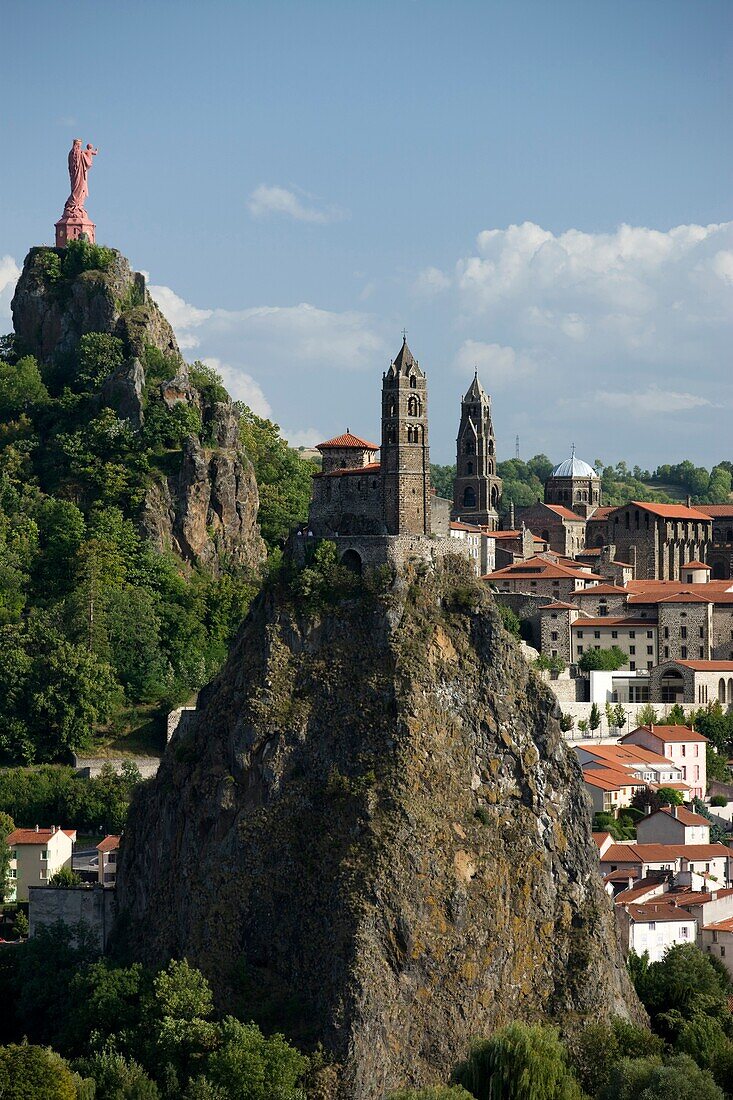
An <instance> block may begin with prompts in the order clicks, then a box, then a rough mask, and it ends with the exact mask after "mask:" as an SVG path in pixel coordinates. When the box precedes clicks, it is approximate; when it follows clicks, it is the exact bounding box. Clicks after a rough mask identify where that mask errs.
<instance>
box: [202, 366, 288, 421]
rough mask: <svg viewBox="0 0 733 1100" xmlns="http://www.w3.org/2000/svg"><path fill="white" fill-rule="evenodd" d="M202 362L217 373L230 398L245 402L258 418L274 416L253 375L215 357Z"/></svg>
mask: <svg viewBox="0 0 733 1100" xmlns="http://www.w3.org/2000/svg"><path fill="white" fill-rule="evenodd" d="M201 362H202V363H206V366H207V367H211V368H212V370H215V371H216V373H217V374H218V375H219V376H220V378H221V380H222V382H223V383H224V385H225V386H226V388H227V390H228V391H229V396H230V397H232V398H234V400H235V401H244V403H245V405H249V407H250V409H251V410H252V412H254V413H257V415H258V416H266V417H269V416H270V415H271V414H272V409H271V408H270V404H269V402H268V400H267V398H266V397H265V395H264V393H263V392H262V387H261V386H260V384H259V383H258V382H255V380H254V378H253V377H252V375H251V374H247V372H246V371H242V370H236V369H235V368H234V367H232V366H230V365H229V363H222V361H221V359H217V358H216V357H215V356H209V357H207V358H206V359H202V360H201Z"/></svg>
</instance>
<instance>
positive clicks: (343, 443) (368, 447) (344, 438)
mask: <svg viewBox="0 0 733 1100" xmlns="http://www.w3.org/2000/svg"><path fill="white" fill-rule="evenodd" d="M328 447H334V448H348V447H355V448H358V449H359V450H360V451H361V450H364V451H378V450H379V444H378V443H369V442H368V440H366V439H360V438H359V436H358V435H352V434H351V432H345V433H344V434H343V435H337V436H335V437H334V438H333V439H327V440H326V442H325V443H316V450H317V451H323V450H325V449H326V448H328Z"/></svg>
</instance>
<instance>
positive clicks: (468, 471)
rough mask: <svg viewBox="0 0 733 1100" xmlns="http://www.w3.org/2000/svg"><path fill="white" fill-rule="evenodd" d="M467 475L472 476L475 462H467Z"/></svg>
mask: <svg viewBox="0 0 733 1100" xmlns="http://www.w3.org/2000/svg"><path fill="white" fill-rule="evenodd" d="M466 473H467V474H472V473H473V462H467V463H466Z"/></svg>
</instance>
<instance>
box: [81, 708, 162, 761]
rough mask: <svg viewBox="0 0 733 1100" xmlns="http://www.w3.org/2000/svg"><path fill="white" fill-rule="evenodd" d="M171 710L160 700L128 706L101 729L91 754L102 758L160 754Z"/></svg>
mask: <svg viewBox="0 0 733 1100" xmlns="http://www.w3.org/2000/svg"><path fill="white" fill-rule="evenodd" d="M166 715H167V711H164V710H163V708H161V706H160V705H159V704H157V703H149V704H142V703H139V704H137V705H136V706H130V707H126V708H125V709H123V710H121V711H120V712H119V713H118V714H116V715H115V717H114V718H113V719H112V721H111V722H110V723H109V724H108V725H107V726H106V727H104V728H103V729H101V730H99V731H98V732H97V736H96V738H95V740H94V744H93V746H92V748H91V749H90V754H91V755H94V756H98V757H102V758H104V757H116V756H160V754H161V753H162V752H163V749H164V748H165V719H166Z"/></svg>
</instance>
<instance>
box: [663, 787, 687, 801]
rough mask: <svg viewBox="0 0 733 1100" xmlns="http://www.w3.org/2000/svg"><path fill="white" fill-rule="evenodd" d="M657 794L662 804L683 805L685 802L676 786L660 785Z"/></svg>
mask: <svg viewBox="0 0 733 1100" xmlns="http://www.w3.org/2000/svg"><path fill="white" fill-rule="evenodd" d="M657 794H658V796H659V802H660V804H661V805H662V806H681V805H682V803H683V802H684V798H683V797H682V793H681V792H680V791H677V790H675V788H674V787H660V788H659V790H658V791H657Z"/></svg>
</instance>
